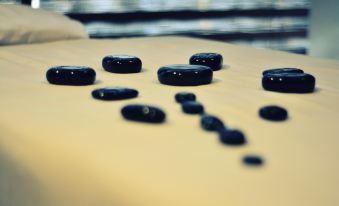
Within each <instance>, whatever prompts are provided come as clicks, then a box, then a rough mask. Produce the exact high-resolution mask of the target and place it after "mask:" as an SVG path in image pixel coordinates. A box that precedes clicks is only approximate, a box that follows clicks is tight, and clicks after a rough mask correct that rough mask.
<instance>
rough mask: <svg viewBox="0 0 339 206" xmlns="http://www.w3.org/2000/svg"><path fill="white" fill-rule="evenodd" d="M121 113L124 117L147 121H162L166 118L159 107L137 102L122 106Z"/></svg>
mask: <svg viewBox="0 0 339 206" xmlns="http://www.w3.org/2000/svg"><path fill="white" fill-rule="evenodd" d="M121 114H122V116H123V117H124V118H125V119H128V120H131V121H138V122H148V123H162V122H164V121H165V118H166V114H165V113H164V112H163V111H162V110H161V109H159V108H157V107H152V106H148V105H139V104H133V105H127V106H125V107H123V108H122V109H121Z"/></svg>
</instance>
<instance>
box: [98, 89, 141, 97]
mask: <svg viewBox="0 0 339 206" xmlns="http://www.w3.org/2000/svg"><path fill="white" fill-rule="evenodd" d="M92 96H93V97H94V98H95V99H100V100H122V99H131V98H134V97H137V96H138V91H137V90H135V89H130V88H123V87H105V88H100V89H96V90H94V91H93V92H92Z"/></svg>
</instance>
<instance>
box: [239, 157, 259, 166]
mask: <svg viewBox="0 0 339 206" xmlns="http://www.w3.org/2000/svg"><path fill="white" fill-rule="evenodd" d="M242 161H243V163H244V164H246V165H249V166H260V165H262V164H263V163H264V160H263V159H262V158H261V157H260V156H257V155H246V156H245V157H243V159H242Z"/></svg>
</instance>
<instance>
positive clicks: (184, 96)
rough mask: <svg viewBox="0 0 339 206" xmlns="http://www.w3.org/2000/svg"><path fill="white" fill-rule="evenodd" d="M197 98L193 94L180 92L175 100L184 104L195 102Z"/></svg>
mask: <svg viewBox="0 0 339 206" xmlns="http://www.w3.org/2000/svg"><path fill="white" fill-rule="evenodd" d="M195 99H196V97H195V94H193V93H191V92H179V93H177V94H176V95H175V100H176V101H177V102H178V103H183V102H186V101H195Z"/></svg>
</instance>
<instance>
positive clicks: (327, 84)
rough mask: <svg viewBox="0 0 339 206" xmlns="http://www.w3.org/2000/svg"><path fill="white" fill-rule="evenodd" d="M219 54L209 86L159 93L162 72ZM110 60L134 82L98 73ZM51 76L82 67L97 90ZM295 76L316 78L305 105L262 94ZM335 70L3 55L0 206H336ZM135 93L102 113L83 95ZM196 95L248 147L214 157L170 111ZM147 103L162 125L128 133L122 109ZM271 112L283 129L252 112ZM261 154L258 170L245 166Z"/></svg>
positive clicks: (276, 55)
mask: <svg viewBox="0 0 339 206" xmlns="http://www.w3.org/2000/svg"><path fill="white" fill-rule="evenodd" d="M204 51H208V52H219V53H221V54H222V55H223V56H224V64H225V66H224V68H223V69H222V70H220V71H218V72H215V73H214V82H213V84H211V85H205V86H197V87H174V86H166V85H161V84H159V82H158V81H157V75H156V71H157V69H158V68H159V67H160V66H162V65H168V64H177V63H187V62H188V59H189V57H190V56H191V55H192V54H193V53H197V52H204ZM108 54H131V55H136V56H139V57H140V58H141V59H142V61H143V65H144V70H143V72H141V73H138V74H112V73H107V72H105V71H104V70H103V69H102V67H101V59H102V57H103V56H105V55H108ZM55 65H86V66H91V67H93V68H94V69H95V70H96V71H97V84H95V85H92V86H84V87H72V86H55V85H50V84H48V83H47V81H46V79H45V73H46V70H47V69H48V68H49V67H51V66H55ZM272 67H300V68H302V69H304V70H305V71H306V72H309V73H311V74H313V75H314V76H315V77H316V78H317V90H316V92H315V93H312V94H282V93H274V92H267V91H264V90H263V89H262V88H261V72H262V71H263V70H264V69H266V68H272ZM338 75H339V62H337V61H331V60H323V59H315V58H310V57H307V56H302V55H294V54H288V53H282V52H274V51H269V50H258V49H253V48H249V47H241V46H234V45H229V44H224V43H220V42H212V41H204V40H197V39H189V38H176V37H164V38H136V39H120V40H76V41H63V42H56V43H47V44H37V45H29V46H12V47H2V48H0V94H1V101H0V114H1V115H0V161H1V164H2V165H1V167H0V205H1V206H12V205H15V206H60V205H64V206H68V205H69V206H77V205H79V206H84V205H100V206H106V205H107V206H108V205H119V206H121V205H123V206H125V205H131V206H132V205H133V206H153V205H154V206H189V205H194V206H225V205H236V206H253V205H260V206H272V205H274V206H286V205H289V206H294V205H296V206H301V205H305V206H319V205H322V206H335V205H339V196H338V191H339V160H338V154H339V150H338V145H339V138H338V126H339V108H338V104H339V82H338ZM104 86H127V87H132V88H136V89H138V90H139V92H140V97H139V98H137V99H131V100H126V101H117V102H102V101H98V100H94V99H92V98H91V95H90V93H91V91H92V90H93V89H95V88H98V87H104ZM179 91H191V92H194V93H195V94H196V95H197V97H198V100H199V101H200V102H201V103H203V104H204V106H205V108H206V111H207V112H208V113H210V114H215V115H217V116H219V117H220V118H221V119H222V120H224V122H225V123H226V125H227V126H228V127H233V128H240V129H242V130H243V131H244V132H245V133H246V135H247V138H248V141H249V144H248V145H246V146H244V147H239V148H232V147H228V146H224V145H221V144H220V143H219V142H218V139H217V136H216V134H214V133H209V132H205V131H203V130H202V129H201V128H200V126H199V118H198V116H190V115H185V114H183V113H182V112H181V108H180V106H179V105H178V104H177V103H175V101H174V94H175V93H176V92H179ZM129 103H146V104H152V105H156V106H159V107H161V108H163V109H164V110H165V111H166V113H167V122H166V123H165V124H162V125H151V124H142V123H135V122H128V121H125V120H124V119H123V118H122V117H121V115H120V109H121V107H122V106H123V105H126V104H129ZM266 104H278V105H281V106H283V107H285V108H287V109H288V111H289V115H290V119H289V120H288V121H286V122H281V123H272V122H268V121H264V120H262V119H260V118H259V117H258V115H257V113H258V109H259V108H260V107H261V106H263V105H266ZM247 153H255V154H261V155H262V156H263V157H264V158H265V160H266V164H265V166H264V167H261V168H248V167H245V166H244V165H242V163H241V157H242V155H244V154H247Z"/></svg>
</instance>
